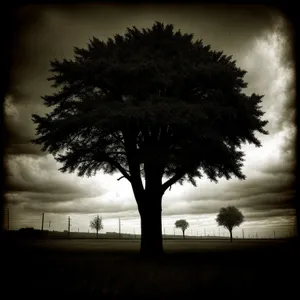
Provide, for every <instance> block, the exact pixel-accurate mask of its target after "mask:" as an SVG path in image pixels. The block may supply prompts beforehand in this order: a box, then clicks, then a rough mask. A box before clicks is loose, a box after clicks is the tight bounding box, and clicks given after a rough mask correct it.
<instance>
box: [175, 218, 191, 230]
mask: <svg viewBox="0 0 300 300" xmlns="http://www.w3.org/2000/svg"><path fill="white" fill-rule="evenodd" d="M175 227H176V228H181V229H182V231H185V230H186V229H187V228H188V227H189V223H188V222H187V221H186V220H183V219H180V220H177V221H176V222H175Z"/></svg>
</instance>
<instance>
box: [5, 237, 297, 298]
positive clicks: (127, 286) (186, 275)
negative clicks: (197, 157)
mask: <svg viewBox="0 0 300 300" xmlns="http://www.w3.org/2000/svg"><path fill="white" fill-rule="evenodd" d="M139 246H140V241H139V240H125V239H124V240H117V239H112V240H108V239H98V240H97V239H37V240H33V239H32V240H24V239H23V240H14V242H6V243H5V244H4V247H3V249H4V253H3V258H4V260H5V261H4V263H5V267H4V269H2V270H3V271H4V273H3V274H5V276H4V282H3V281H2V282H3V283H4V287H5V288H4V291H7V292H8V295H10V296H12V297H13V296H14V295H19V293H21V295H23V296H24V295H28V296H39V295H40V297H42V298H43V297H44V296H43V295H46V296H50V295H53V296H55V297H57V296H59V297H60V296H63V295H64V296H65V295H66V294H67V295H69V296H74V295H79V294H81V293H83V294H82V295H83V296H85V297H86V296H100V297H105V296H107V297H111V296H113V297H123V296H129V297H132V296H137V297H145V296H148V297H149V296H150V297H155V298H156V297H159V298H169V297H179V298H184V299H185V298H186V297H188V298H190V297H193V298H194V297H196V298H200V297H202V296H204V294H203V293H212V294H210V295H212V296H213V295H216V294H222V295H223V296H224V297H225V296H226V294H227V296H228V295H229V294H228V293H230V295H231V297H230V298H235V296H236V297H238V298H240V297H244V295H245V293H246V294H247V295H249V294H252V295H257V294H258V293H259V294H260V295H261V296H262V293H266V295H268V296H271V295H277V296H278V295H279V293H280V294H282V295H283V296H284V297H287V296H289V295H290V296H292V295H293V293H294V292H295V291H296V290H297V289H296V281H297V278H296V277H297V275H296V274H297V271H298V269H297V265H296V261H297V250H296V248H297V246H296V244H295V242H293V241H288V240H246V239H245V240H234V241H233V243H230V241H229V240H205V239H202V240H165V241H164V249H165V252H166V255H165V256H164V257H161V258H147V259H146V258H142V257H140V256H139ZM240 292H243V293H244V294H243V295H241V294H240ZM227 296H226V297H225V298H227Z"/></svg>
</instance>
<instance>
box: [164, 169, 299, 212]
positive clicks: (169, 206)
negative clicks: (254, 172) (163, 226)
mask: <svg viewBox="0 0 300 300" xmlns="http://www.w3.org/2000/svg"><path fill="white" fill-rule="evenodd" d="M277 175H278V174H277ZM203 187H204V185H203V186H201V184H200V186H199V188H194V189H192V188H191V189H190V190H189V191H188V192H185V193H184V197H182V199H180V198H178V199H176V201H172V199H167V201H166V203H164V205H163V211H164V214H166V215H173V214H180V213H181V212H183V211H184V213H186V214H193V215H203V214H217V213H218V211H219V210H220V208H221V207H226V206H228V205H234V206H236V207H238V208H239V209H241V210H245V211H249V210H251V211H252V212H254V216H255V213H256V214H257V215H259V214H264V213H265V215H266V218H268V215H269V211H273V210H274V213H273V214H274V215H275V214H276V215H278V216H280V215H285V212H287V215H288V214H289V211H290V209H293V208H295V201H296V192H295V177H294V176H293V175H291V174H289V175H285V176H282V174H279V176H274V175H270V174H262V175H261V176H258V177H257V178H255V177H253V178H249V179H247V180H245V181H231V182H227V183H226V185H225V184H217V185H215V186H214V187H213V186H212V185H210V186H209V187H207V186H206V187H205V189H204V188H203Z"/></svg>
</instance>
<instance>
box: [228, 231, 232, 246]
mask: <svg viewBox="0 0 300 300" xmlns="http://www.w3.org/2000/svg"><path fill="white" fill-rule="evenodd" d="M229 232H230V242H231V243H232V230H229Z"/></svg>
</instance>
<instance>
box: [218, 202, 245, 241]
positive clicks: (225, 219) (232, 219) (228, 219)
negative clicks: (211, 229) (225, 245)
mask: <svg viewBox="0 0 300 300" xmlns="http://www.w3.org/2000/svg"><path fill="white" fill-rule="evenodd" d="M216 221H217V223H218V225H219V226H224V227H225V228H227V229H228V230H229V233H230V241H231V242H232V230H233V228H234V227H237V226H240V225H241V224H242V223H243V222H244V216H243V214H242V213H241V212H240V211H239V210H238V209H237V208H236V207H235V206H227V207H222V208H221V209H220V212H219V214H218V216H217V218H216Z"/></svg>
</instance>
